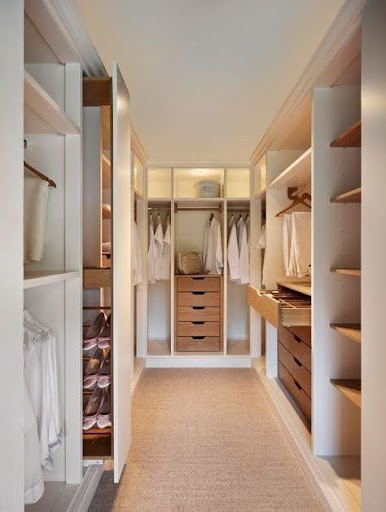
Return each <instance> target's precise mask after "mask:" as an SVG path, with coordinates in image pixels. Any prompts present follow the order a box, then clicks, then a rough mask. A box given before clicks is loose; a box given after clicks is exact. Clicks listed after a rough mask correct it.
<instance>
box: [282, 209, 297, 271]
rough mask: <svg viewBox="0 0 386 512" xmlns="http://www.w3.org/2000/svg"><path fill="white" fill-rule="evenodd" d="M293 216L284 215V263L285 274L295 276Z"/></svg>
mask: <svg viewBox="0 0 386 512" xmlns="http://www.w3.org/2000/svg"><path fill="white" fill-rule="evenodd" d="M291 251H292V217H291V214H286V215H283V263H284V271H285V275H286V276H288V277H291V276H292V277H293V276H295V273H294V268H293V266H292V265H293V258H292V252H291Z"/></svg>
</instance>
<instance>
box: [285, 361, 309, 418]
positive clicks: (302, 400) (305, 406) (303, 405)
mask: <svg viewBox="0 0 386 512" xmlns="http://www.w3.org/2000/svg"><path fill="white" fill-rule="evenodd" d="M278 371H279V379H280V381H281V382H282V383H283V385H284V387H285V388H286V390H287V391H288V392H289V394H290V395H291V396H292V398H293V399H294V401H295V402H296V404H297V405H298V407H299V409H300V410H301V411H302V413H303V414H304V416H305V417H306V418H307V419H308V420H309V421H311V399H310V397H309V396H307V394H306V393H305V391H304V390H303V389H302V387H301V386H300V384H299V383H297V382H296V380H295V379H294V378H293V377H292V375H291V374H290V373H289V372H288V371H287V370H286V369H285V367H284V366H283V365H282V364H281V363H279V365H278Z"/></svg>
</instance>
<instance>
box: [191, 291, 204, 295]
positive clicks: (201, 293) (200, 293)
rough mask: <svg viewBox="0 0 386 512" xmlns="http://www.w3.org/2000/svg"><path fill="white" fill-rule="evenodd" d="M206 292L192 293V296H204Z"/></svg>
mask: <svg viewBox="0 0 386 512" xmlns="http://www.w3.org/2000/svg"><path fill="white" fill-rule="evenodd" d="M205 293H206V292H192V294H193V295H205Z"/></svg>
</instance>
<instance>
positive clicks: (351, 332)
mask: <svg viewBox="0 0 386 512" xmlns="http://www.w3.org/2000/svg"><path fill="white" fill-rule="evenodd" d="M330 327H331V329H334V331H336V332H338V333H339V334H342V335H343V336H345V337H346V338H350V339H351V340H354V341H356V342H357V343H360V342H361V326H360V324H331V325H330Z"/></svg>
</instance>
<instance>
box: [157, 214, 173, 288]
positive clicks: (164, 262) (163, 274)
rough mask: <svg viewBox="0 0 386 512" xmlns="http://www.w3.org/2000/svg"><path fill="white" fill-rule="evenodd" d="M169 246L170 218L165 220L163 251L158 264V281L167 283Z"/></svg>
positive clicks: (168, 275)
mask: <svg viewBox="0 0 386 512" xmlns="http://www.w3.org/2000/svg"><path fill="white" fill-rule="evenodd" d="M170 244H171V231H170V217H169V215H168V218H167V220H166V230H165V236H164V238H163V249H162V256H161V263H160V279H162V280H164V281H167V280H169V279H170V254H171V253H170Z"/></svg>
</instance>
